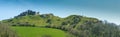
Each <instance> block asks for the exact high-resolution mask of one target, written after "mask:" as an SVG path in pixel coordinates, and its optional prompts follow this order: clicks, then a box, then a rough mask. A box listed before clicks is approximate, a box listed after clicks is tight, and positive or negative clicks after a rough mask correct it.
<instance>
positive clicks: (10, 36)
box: [0, 23, 18, 37]
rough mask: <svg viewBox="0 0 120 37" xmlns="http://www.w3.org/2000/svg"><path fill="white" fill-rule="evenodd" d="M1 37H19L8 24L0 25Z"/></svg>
mask: <svg viewBox="0 0 120 37" xmlns="http://www.w3.org/2000/svg"><path fill="white" fill-rule="evenodd" d="M0 37H18V36H17V34H16V33H15V32H14V31H13V30H12V29H10V28H9V26H8V25H7V24H3V23H0Z"/></svg>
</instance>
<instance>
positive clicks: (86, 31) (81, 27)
mask: <svg viewBox="0 0 120 37" xmlns="http://www.w3.org/2000/svg"><path fill="white" fill-rule="evenodd" d="M2 22H3V23H7V24H9V25H12V26H26V27H28V29H29V26H30V29H32V28H33V30H34V29H35V31H33V32H36V29H39V28H36V27H46V28H54V29H61V30H63V31H66V32H68V33H70V34H71V35H74V36H75V37H120V29H119V28H118V26H117V25H116V24H114V23H109V22H106V21H101V20H99V19H97V18H92V17H86V16H81V15H70V16H68V17H65V18H60V17H58V16H54V15H53V14H39V13H38V12H35V11H31V10H28V11H25V12H23V13H20V15H18V16H15V17H14V18H11V19H7V20H3V21H2ZM26 27H25V28H26ZM31 27H32V28H31ZM34 27H35V28H34ZM25 28H24V27H23V29H19V27H18V30H26V29H25ZM46 28H45V30H48V31H49V29H46ZM15 29H17V27H15ZM40 30H42V29H41V28H40ZM16 31H17V30H16ZM29 31H30V32H29V33H23V35H25V34H31V35H34V36H36V37H37V36H38V35H35V34H36V33H37V32H36V33H32V30H29ZM53 31H56V30H53ZM17 32H19V31H17ZM23 32H24V31H23ZM19 33H21V34H22V32H21V31H20V32H19ZM19 33H18V34H19ZM60 33H61V32H60ZM44 34H46V33H44ZM50 34H52V33H50ZM57 34H59V33H56V34H54V35H55V36H57ZM40 36H43V35H42V34H41V35H40ZM51 36H53V35H51ZM58 36H60V35H58ZM22 37H23V36H22ZM26 37H27V36H26Z"/></svg>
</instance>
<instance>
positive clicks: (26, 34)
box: [12, 27, 66, 37]
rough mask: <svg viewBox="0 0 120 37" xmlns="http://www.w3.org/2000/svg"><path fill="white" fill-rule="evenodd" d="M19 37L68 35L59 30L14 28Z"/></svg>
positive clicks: (59, 36)
mask: <svg viewBox="0 0 120 37" xmlns="http://www.w3.org/2000/svg"><path fill="white" fill-rule="evenodd" d="M12 29H14V30H15V31H16V33H17V34H18V36H19V37H66V33H65V32H64V31H62V30H59V29H53V28H43V27H12Z"/></svg>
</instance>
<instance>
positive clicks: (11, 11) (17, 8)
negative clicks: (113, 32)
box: [0, 0, 120, 24]
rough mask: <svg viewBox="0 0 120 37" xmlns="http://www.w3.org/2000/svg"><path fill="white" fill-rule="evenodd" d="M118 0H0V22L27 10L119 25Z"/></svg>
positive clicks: (119, 6)
mask: <svg viewBox="0 0 120 37" xmlns="http://www.w3.org/2000/svg"><path fill="white" fill-rule="evenodd" d="M119 3H120V0H0V20H3V19H9V18H11V17H14V16H17V15H18V14H20V13H21V12H24V11H26V10H28V9H30V10H33V11H38V12H40V14H46V13H53V14H54V15H56V16H60V17H66V16H69V15H73V14H74V15H83V16H87V17H94V18H98V19H100V20H107V21H108V22H112V23H115V24H120V21H119V20H120V15H119V14H120V11H119V10H120V4H119Z"/></svg>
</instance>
